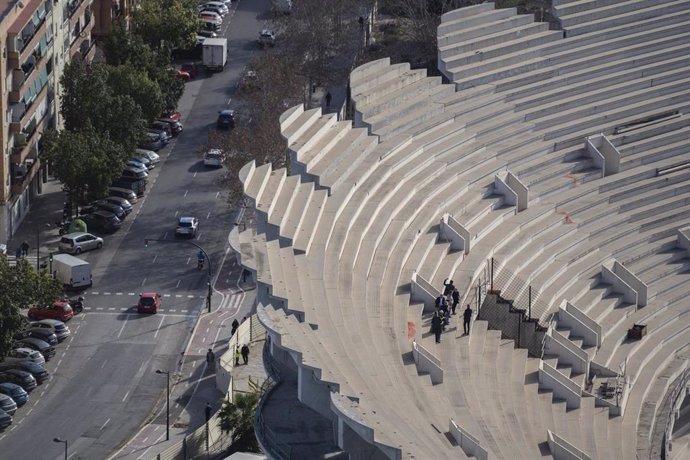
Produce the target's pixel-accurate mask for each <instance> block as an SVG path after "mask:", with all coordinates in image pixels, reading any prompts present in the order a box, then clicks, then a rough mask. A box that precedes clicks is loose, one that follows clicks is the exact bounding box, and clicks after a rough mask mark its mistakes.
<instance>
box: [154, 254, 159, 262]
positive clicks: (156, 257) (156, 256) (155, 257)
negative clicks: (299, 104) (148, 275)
mask: <svg viewBox="0 0 690 460" xmlns="http://www.w3.org/2000/svg"><path fill="white" fill-rule="evenodd" d="M156 259H158V254H156V255H155V256H153V263H154V264H155V263H156Z"/></svg>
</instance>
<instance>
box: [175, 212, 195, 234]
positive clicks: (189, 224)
mask: <svg viewBox="0 0 690 460" xmlns="http://www.w3.org/2000/svg"><path fill="white" fill-rule="evenodd" d="M198 229H199V219H197V218H196V217H180V218H179V219H178V221H177V228H176V229H175V236H190V237H192V238H194V237H195V236H196V232H197V230H198Z"/></svg>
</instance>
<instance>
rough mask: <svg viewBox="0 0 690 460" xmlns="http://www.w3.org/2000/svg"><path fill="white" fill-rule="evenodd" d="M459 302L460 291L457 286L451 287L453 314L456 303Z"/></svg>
mask: <svg viewBox="0 0 690 460" xmlns="http://www.w3.org/2000/svg"><path fill="white" fill-rule="evenodd" d="M459 303H460V292H459V291H458V289H457V288H455V289H453V307H452V310H453V314H455V309H456V308H457V306H458V304H459Z"/></svg>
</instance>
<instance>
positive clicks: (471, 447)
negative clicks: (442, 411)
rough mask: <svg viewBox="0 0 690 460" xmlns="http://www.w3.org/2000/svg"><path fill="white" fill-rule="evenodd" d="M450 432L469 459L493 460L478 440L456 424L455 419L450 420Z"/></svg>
mask: <svg viewBox="0 0 690 460" xmlns="http://www.w3.org/2000/svg"><path fill="white" fill-rule="evenodd" d="M448 431H449V432H450V435H451V436H453V439H455V442H457V443H458V445H459V446H460V448H461V449H462V451H463V452H465V454H466V455H467V456H468V457H474V458H476V459H477V460H492V459H493V458H494V457H493V455H491V456H490V455H489V453H488V452H487V450H486V449H485V448H483V447H482V446H481V445H480V444H479V440H477V438H475V437H474V436H472V435H471V434H470V433H468V432H467V430H465V429H463V428H462V427H461V426H460V425H458V424H457V423H455V421H454V420H453V419H450V423H449V426H448Z"/></svg>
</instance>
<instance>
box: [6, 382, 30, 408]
mask: <svg viewBox="0 0 690 460" xmlns="http://www.w3.org/2000/svg"><path fill="white" fill-rule="evenodd" d="M0 393H2V394H4V395H7V396H9V397H10V398H12V399H14V402H15V403H17V406H18V407H22V406H23V405H24V404H26V402H27V401H28V400H29V394H28V393H27V392H26V391H24V389H23V388H22V387H20V386H19V385H17V384H15V383H0Z"/></svg>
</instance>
